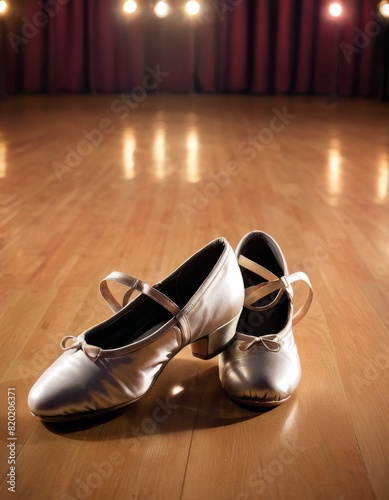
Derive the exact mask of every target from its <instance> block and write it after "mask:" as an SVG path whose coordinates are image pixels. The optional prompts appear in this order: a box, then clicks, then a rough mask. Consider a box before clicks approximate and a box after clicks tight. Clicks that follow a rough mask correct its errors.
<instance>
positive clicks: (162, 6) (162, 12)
mask: <svg viewBox="0 0 389 500" xmlns="http://www.w3.org/2000/svg"><path fill="white" fill-rule="evenodd" d="M169 10H170V7H169V5H168V3H167V2H163V1H161V2H157V3H156V4H155V7H154V12H155V15H156V16H157V17H166V16H167V15H168V14H169Z"/></svg>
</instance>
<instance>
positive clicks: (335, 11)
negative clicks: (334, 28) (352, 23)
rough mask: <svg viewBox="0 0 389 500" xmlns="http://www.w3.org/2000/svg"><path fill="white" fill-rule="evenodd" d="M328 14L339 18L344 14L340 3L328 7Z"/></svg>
mask: <svg viewBox="0 0 389 500" xmlns="http://www.w3.org/2000/svg"><path fill="white" fill-rule="evenodd" d="M328 12H329V13H330V15H331V16H332V17H339V16H340V15H341V14H342V12H343V7H342V6H341V5H340V3H338V2H334V3H332V4H331V5H330V6H329V7H328Z"/></svg>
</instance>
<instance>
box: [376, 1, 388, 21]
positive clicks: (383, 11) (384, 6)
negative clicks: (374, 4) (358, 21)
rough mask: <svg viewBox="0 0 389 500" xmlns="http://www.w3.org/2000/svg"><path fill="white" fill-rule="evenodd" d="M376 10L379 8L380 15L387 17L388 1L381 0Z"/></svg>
mask: <svg viewBox="0 0 389 500" xmlns="http://www.w3.org/2000/svg"><path fill="white" fill-rule="evenodd" d="M378 10H379V13H380V14H381V16H382V17H387V18H389V2H388V0H382V2H380V3H379V4H378Z"/></svg>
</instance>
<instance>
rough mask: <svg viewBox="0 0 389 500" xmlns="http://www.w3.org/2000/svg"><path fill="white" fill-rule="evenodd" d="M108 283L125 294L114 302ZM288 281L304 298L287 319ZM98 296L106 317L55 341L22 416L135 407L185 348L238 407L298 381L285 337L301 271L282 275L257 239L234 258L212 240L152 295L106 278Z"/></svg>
mask: <svg viewBox="0 0 389 500" xmlns="http://www.w3.org/2000/svg"><path fill="white" fill-rule="evenodd" d="M111 281H115V282H118V283H121V284H122V285H124V286H125V287H126V292H125V293H124V296H123V299H122V302H121V303H119V302H118V301H117V300H116V299H115V298H114V296H113V294H112V293H111V291H110V289H109V286H108V283H109V282H111ZM296 281H303V282H305V283H306V284H307V285H308V295H307V297H306V300H305V302H304V304H303V305H302V307H300V309H299V310H297V311H294V307H293V288H292V287H293V283H295V282H296ZM135 290H137V291H138V292H140V294H139V295H138V296H137V297H136V298H134V299H133V300H130V298H131V294H132V293H133V292H134V291H135ZM100 291H101V294H102V296H103V297H104V299H105V300H106V301H107V303H108V305H109V306H110V307H111V309H112V310H113V311H114V314H113V315H112V316H111V317H110V318H108V319H107V320H105V321H103V322H102V323H99V324H97V325H95V326H93V327H91V328H89V329H88V330H86V331H85V332H83V333H81V334H80V335H79V336H78V337H73V336H66V337H64V338H63V339H62V341H61V347H62V349H63V351H64V352H63V353H62V354H61V355H60V357H59V358H58V359H57V360H56V361H55V362H54V363H53V364H52V365H51V366H50V367H49V368H48V369H47V370H46V371H45V372H44V373H43V374H42V375H41V377H40V378H39V379H38V380H37V382H36V383H35V384H34V386H33V387H32V388H31V390H30V393H29V396H28V405H29V408H30V411H31V412H32V414H33V415H35V416H36V417H38V418H40V419H41V420H44V421H47V422H64V421H71V420H77V419H80V418H84V417H90V416H94V415H100V414H104V413H107V412H111V411H113V410H117V409H120V408H122V407H124V406H126V405H128V404H130V403H132V402H134V401H136V400H138V399H139V398H141V397H142V396H143V395H144V394H145V393H146V392H147V391H148V390H149V389H150V388H151V387H152V385H153V384H154V382H156V380H157V378H158V376H159V375H160V374H161V372H162V370H163V368H164V367H165V366H166V364H167V363H168V362H169V361H170V360H171V359H172V358H173V357H174V356H175V355H176V354H177V353H178V352H180V351H181V350H182V349H183V348H184V347H185V346H187V345H190V346H191V349H192V354H193V355H194V356H196V357H198V358H202V359H209V358H212V357H213V356H216V355H218V354H220V356H219V376H220V381H221V384H222V386H223V388H224V389H225V391H226V392H227V393H228V395H229V396H230V397H231V399H232V400H234V401H235V402H237V403H238V404H242V405H245V406H258V407H262V406H264V407H266V406H276V405H279V404H280V403H282V402H284V401H286V400H287V399H288V398H289V397H290V396H291V395H292V393H293V392H294V391H295V389H296V387H297V386H298V384H299V382H300V378H301V367H300V361H299V356H298V352H297V348H296V344H295V341H294V337H293V331H292V328H293V326H294V325H295V324H296V323H297V322H298V321H299V320H300V319H301V318H302V317H303V316H304V315H305V314H306V312H307V310H308V308H309V306H310V303H311V301H312V287H311V284H310V281H309V278H308V277H307V276H306V274H304V273H303V272H296V273H293V274H289V273H288V270H287V265H286V262H285V258H284V256H283V254H282V252H281V249H280V248H279V246H278V244H277V243H276V242H275V241H274V239H273V238H272V237H271V236H269V235H268V234H266V233H263V232H261V231H253V232H251V233H249V234H247V235H246V236H245V237H244V238H243V239H242V240H241V242H240V243H239V245H238V248H237V250H236V252H235V254H234V252H233V250H232V248H231V246H230V244H229V243H228V241H227V240H226V239H225V238H219V239H216V240H214V241H212V242H211V243H209V244H208V245H206V246H205V247H204V248H202V249H201V250H199V251H198V252H197V253H195V254H194V255H193V256H192V257H190V258H189V259H188V260H186V261H185V262H184V263H183V264H182V265H181V266H180V267H178V268H177V269H176V270H175V271H174V272H173V273H172V274H170V275H169V276H168V277H167V278H165V279H163V280H162V281H161V282H159V283H157V284H155V285H154V286H150V285H148V284H146V283H145V282H143V281H141V280H139V279H135V278H132V277H130V276H128V275H126V274H123V273H120V272H113V273H111V274H110V275H109V276H107V278H105V279H104V280H103V281H102V282H101V283H100Z"/></svg>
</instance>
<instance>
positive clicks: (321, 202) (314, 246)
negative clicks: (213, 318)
mask: <svg viewBox="0 0 389 500" xmlns="http://www.w3.org/2000/svg"><path fill="white" fill-rule="evenodd" d="M116 98H117V96H109V95H96V96H76V95H74V96H72V95H63V96H11V97H9V98H8V99H7V100H6V101H2V102H0V264H1V265H0V276H1V281H2V290H1V292H0V304H1V310H0V319H1V324H2V328H1V330H0V339H1V350H0V380H1V382H0V390H1V392H0V397H1V404H0V406H1V408H2V412H3V408H5V407H6V401H7V388H8V387H15V391H16V402H17V405H16V407H17V432H16V435H17V446H16V453H17V461H16V464H17V481H16V483H17V493H16V496H15V495H14V496H13V497H12V495H13V494H12V493H10V492H8V490H7V488H8V485H7V482H6V475H5V473H6V472H7V470H9V469H8V464H7V457H8V449H7V447H6V442H7V436H8V434H7V421H6V413H4V417H3V418H2V419H1V421H0V436H1V441H2V449H1V451H0V465H1V473H2V476H1V484H0V495H1V498H15V497H16V498H18V499H19V498H20V499H24V498H25V499H27V498H28V499H29V500H31V499H32V500H41V499H42V498H58V499H61V500H65V499H67V500H69V499H74V498H78V499H86V498H96V499H98V500H100V499H103V498H104V499H105V498H115V499H119V500H120V499H125V498H126V499H127V498H134V499H135V498H136V499H138V498H139V499H150V498H152V499H161V500H165V499H169V500H170V499H173V500H176V499H177V500H181V499H182V500H198V499H201V500H203V499H204V498H206V499H208V498H212V499H223V500H224V499H227V500H230V499H231V500H252V499H256V498H270V499H283V498H291V499H301V498H315V499H323V500H324V499H325V500H327V499H330V500H332V499H334V500H335V499H336V500H348V499H353V500H354V499H358V500H359V499H362V500H363V499H378V500H383V499H386V498H387V491H388V488H389V479H388V476H387V470H388V468H389V445H388V443H389V425H388V424H389V417H388V415H389V412H388V410H389V407H388V401H387V394H388V388H389V371H388V370H389V349H388V347H387V345H388V342H387V339H388V330H389V315H388V307H387V304H388V292H387V281H388V278H389V266H388V252H389V224H388V222H389V210H388V208H389V151H388V142H387V137H388V135H387V133H388V126H387V124H388V123H389V108H388V107H387V106H386V105H384V104H383V103H379V102H375V101H368V100H345V101H338V102H329V101H328V100H326V99H320V98H303V97H290V96H272V97H269V96H267V97H266V96H257V97H254V96H246V97H245V96H238V95H236V96H221V95H220V96H205V95H204V96H195V95H193V96H184V95H163V94H157V95H154V96H148V97H147V99H145V100H144V102H142V103H140V104H139V106H138V108H137V109H136V110H133V111H132V112H131V114H130V116H129V117H128V118H127V119H126V120H122V119H121V117H120V115H118V114H115V113H114V112H112V111H111V104H112V102H113V100H114V99H116ZM277 117H278V118H277ZM280 117H282V118H280ZM102 119H108V120H110V122H111V125H112V126H111V131H110V132H108V133H102V134H99V133H97V132H92V133H94V134H95V142H96V144H95V145H92V146H88V144H87V143H85V140H86V135H88V134H90V133H91V131H93V130H95V129H97V128H98V127H99V124H100V123H101V120H102ZM274 120H277V121H276V122H275V121H274ZM274 123H276V124H277V128H274V127H273V128H272V124H274ZM96 134H97V135H96ZM96 138H97V139H96ZM83 148H84V149H83ZM77 149H79V151H82V154H81V155H80V154H78V153H77ZM69 155H70V156H69ZM77 155H78V156H77ZM67 160H69V161H68V164H66V162H67ZM59 164H62V166H61V165H60V166H59V167H58V165H59ZM253 229H261V230H264V231H266V232H268V233H270V234H271V235H272V236H273V237H275V239H276V240H277V241H278V242H279V244H280V245H281V248H282V249H283V251H284V253H285V256H286V259H287V262H288V265H289V269H290V271H291V272H293V271H297V270H303V271H305V272H306V273H307V274H308V275H309V276H310V278H311V281H312V284H313V287H314V292H315V297H314V302H313V304H312V307H311V310H310V312H309V313H308V316H307V317H306V318H304V320H303V321H302V322H301V324H299V325H298V326H297V327H296V329H295V336H296V342H297V345H298V349H299V354H300V358H301V364H302V370H303V378H302V381H301V384H300V386H299V387H298V389H297V391H296V393H295V394H294V395H293V396H292V398H291V399H290V400H289V401H287V402H286V403H284V404H283V405H281V406H280V407H278V408H275V409H273V410H270V411H266V412H255V411H251V410H248V409H246V408H241V407H239V406H237V405H235V404H234V403H233V402H232V401H231V400H230V399H229V398H228V396H227V395H226V394H225V393H224V391H223V390H222V388H221V385H220V382H219V378H218V369H217V359H212V360H209V361H206V362H202V361H201V360H198V359H195V358H193V357H192V356H191V353H190V350H189V349H188V348H186V349H184V350H183V351H182V352H181V353H180V354H179V355H177V356H176V358H174V359H173V360H172V361H171V362H170V363H169V365H168V366H167V368H166V369H165V370H164V372H163V374H162V375H161V376H160V378H159V380H158V381H157V382H156V384H155V385H154V386H153V387H152V389H151V390H150V391H149V393H148V394H146V395H145V396H144V397H143V398H141V399H140V400H139V401H137V402H136V403H134V404H132V405H130V406H129V407H128V408H127V409H126V411H123V412H119V413H118V414H115V415H112V416H110V417H111V418H110V419H106V421H99V422H95V424H96V425H92V424H90V425H87V424H85V425H84V426H83V427H75V426H72V427H69V426H67V427H66V428H65V427H63V426H51V427H48V426H44V425H43V424H42V423H41V422H39V421H37V420H36V419H34V418H33V417H32V416H31V415H30V413H29V411H28V406H27V395H28V391H29V389H30V387H31V385H32V384H33V382H34V381H35V380H36V378H37V377H38V376H39V374H40V373H42V372H43V370H44V369H45V368H46V367H47V366H49V365H50V363H51V362H52V361H53V360H54V359H56V357H57V356H59V355H60V353H61V350H60V348H59V342H60V340H61V338H62V337H63V336H64V335H69V334H70V335H71V334H73V335H77V334H78V333H80V332H81V331H83V330H84V329H86V328H87V327H89V326H91V325H92V324H94V323H96V322H98V321H101V320H103V319H104V318H106V317H108V315H109V314H110V312H109V309H108V308H107V306H106V305H105V303H104V301H103V300H102V299H101V298H100V297H99V294H98V284H99V282H100V280H101V279H103V278H104V277H105V276H106V275H107V274H108V273H109V272H111V271H113V270H120V271H123V272H126V273H128V274H130V275H133V276H137V277H139V278H141V279H143V280H145V281H147V282H149V283H156V282H158V281H159V280H160V279H162V278H163V277H164V276H166V275H167V274H168V273H170V272H171V271H172V270H173V269H174V268H176V267H177V266H178V265H180V264H181V263H182V262H183V261H184V260H185V259H186V258H188V257H189V256H190V255H191V254H192V253H194V252H195V251H197V250H198V249H199V248H200V247H201V246H203V245H205V244H206V243H208V242H209V241H210V240H212V239H213V238H217V237H219V236H226V237H227V238H228V240H229V241H230V242H231V244H232V246H234V247H235V246H236V245H237V243H238V242H239V240H240V238H241V237H242V236H243V235H244V234H246V233H247V232H249V231H251V230H253ZM114 291H115V293H119V288H118V287H114ZM296 292H297V294H296V302H299V301H300V300H302V297H301V295H300V292H301V294H302V293H303V289H301V290H300V289H299V288H297V287H296Z"/></svg>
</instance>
